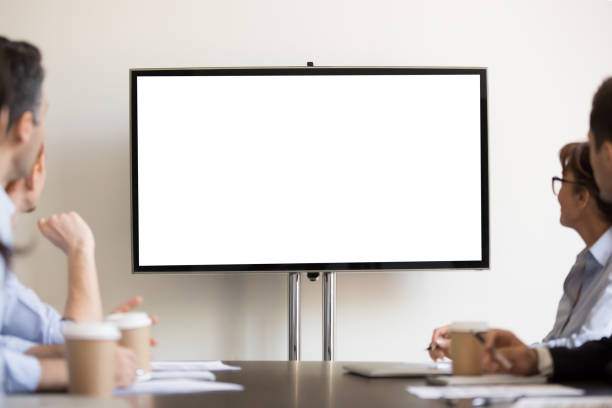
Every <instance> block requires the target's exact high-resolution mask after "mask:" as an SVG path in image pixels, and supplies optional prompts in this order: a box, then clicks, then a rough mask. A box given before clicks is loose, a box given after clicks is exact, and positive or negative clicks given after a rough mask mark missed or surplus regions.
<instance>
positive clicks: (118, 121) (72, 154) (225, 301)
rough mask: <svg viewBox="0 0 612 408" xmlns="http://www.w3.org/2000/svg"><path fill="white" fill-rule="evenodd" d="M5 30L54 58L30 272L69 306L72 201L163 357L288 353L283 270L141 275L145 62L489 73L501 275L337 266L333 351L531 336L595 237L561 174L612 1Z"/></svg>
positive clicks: (303, 4)
mask: <svg viewBox="0 0 612 408" xmlns="http://www.w3.org/2000/svg"><path fill="white" fill-rule="evenodd" d="M0 34H3V35H6V36H8V37H10V38H13V39H25V40H28V41H31V42H33V43H35V44H37V45H38V46H39V47H40V48H41V49H42V51H43V53H44V60H45V66H46V68H47V73H48V75H47V80H46V91H47V94H48V99H49V101H50V110H49V116H48V131H47V151H48V173H49V177H48V184H47V188H46V191H45V193H44V195H43V199H42V201H41V203H40V206H39V208H38V209H37V211H36V212H35V213H33V214H32V215H29V216H27V217H24V218H23V219H22V223H21V225H20V226H19V230H18V233H17V237H18V241H19V242H22V243H23V242H27V241H28V240H30V239H35V240H37V242H38V245H37V246H36V249H35V250H34V252H33V253H32V254H31V255H30V256H29V257H28V258H27V259H20V260H18V261H17V262H16V265H15V270H16V272H17V273H18V275H19V276H20V277H21V279H22V280H23V282H25V283H26V284H28V285H30V286H32V287H33V288H34V289H35V290H36V291H37V292H38V293H39V294H40V296H41V297H42V298H43V299H44V300H45V301H47V302H49V303H50V304H52V305H54V306H55V307H57V308H58V309H60V310H62V309H63V302H64V299H65V295H66V272H65V268H66V262H65V259H64V257H63V256H62V255H61V253H60V252H59V251H58V250H56V249H55V248H54V247H52V246H51V244H49V243H48V242H44V241H43V240H42V239H40V237H39V234H38V232H37V231H36V229H35V220H36V218H38V217H45V216H48V215H50V214H52V213H55V212H61V211H67V210H76V211H78V212H79V213H81V214H82V215H83V217H84V218H85V219H86V220H87V221H88V222H89V223H90V224H91V226H92V228H93V230H94V232H95V234H96V238H97V260H98V268H99V274H100V282H101V287H102V291H103V301H104V305H105V309H106V310H107V311H110V309H111V307H112V306H113V305H114V304H117V303H118V302H120V301H121V300H124V299H127V298H129V297H131V296H133V295H137V294H139V295H142V296H144V297H145V304H144V309H145V310H147V311H149V312H152V313H156V314H157V315H159V317H160V324H159V325H158V326H157V327H156V328H155V331H154V333H155V336H156V337H157V338H158V340H159V342H160V345H159V346H158V347H157V349H156V350H155V354H156V357H157V358H160V359H218V358H220V359H286V358H287V277H286V275H284V274H267V275H265V274H260V275H239V274H234V275H216V276H210V275H205V274H192V275H185V274H164V275H161V274H160V275H137V276H136V275H133V274H131V261H130V259H131V250H130V245H131V244H130V222H131V221H130V178H129V127H128V124H129V112H128V100H129V93H128V70H129V69H130V68H135V67H198V66H275V65H276V66H285V65H303V64H305V62H306V61H315V64H317V65H402V66H486V67H488V68H489V131H490V168H491V170H490V176H491V177H490V180H491V181H490V200H491V201H490V202H491V270H490V271H427V272H424V271H412V272H393V273H376V274H374V273H360V274H356V273H355V274H340V275H339V276H338V278H337V288H338V292H337V309H338V311H337V322H338V326H337V359H339V360H413V361H418V360H424V359H426V355H425V352H424V351H423V350H424V348H425V346H426V345H427V343H428V339H429V336H430V333H431V330H432V329H433V328H434V327H435V326H437V325H441V324H443V323H446V322H450V321H452V320H460V319H484V320H487V321H488V322H490V324H492V325H495V326H501V327H506V328H510V329H513V330H516V331H517V332H518V333H519V334H520V336H521V337H522V338H523V339H524V340H526V341H528V342H532V341H537V340H538V339H540V338H541V337H543V336H544V335H545V334H546V333H547V331H548V330H550V328H551V327H552V322H553V319H554V313H555V309H556V305H557V301H558V299H559V297H560V296H561V287H562V286H561V285H562V282H563V279H564V277H565V274H566V273H567V272H568V271H569V268H570V266H571V265H572V263H573V261H574V258H575V255H576V254H577V253H578V251H579V250H580V249H581V248H582V243H581V241H580V239H579V238H578V236H577V234H575V233H574V232H573V231H571V230H568V229H565V228H563V227H561V226H559V224H558V216H559V208H558V204H557V202H556V199H555V197H554V196H553V195H552V192H551V188H550V177H551V176H552V175H555V174H558V173H559V165H558V161H557V160H558V159H557V152H558V150H559V148H560V147H561V146H562V145H563V144H564V143H566V142H568V141H573V140H577V139H584V138H585V137H586V132H587V128H588V113H589V109H590V103H591V97H592V95H593V93H594V91H595V89H596V88H597V86H598V85H599V83H600V82H601V81H602V80H603V79H604V78H605V77H606V76H609V75H611V74H612V53H611V52H610V50H611V43H610V39H611V38H612V1H608V0H587V1H578V0H573V1H572V0H555V1H552V0H536V1H533V0H529V1H528V0H514V1H500V0H464V1H460V2H459V1H453V0H428V1H425V0H420V1H409V0H378V1H365V0H351V1H346V0H344V1H343V0H310V1H294V0H259V1H249V0H206V1H202V0H198V1H195V0H194V1H189V0H175V1H161V0H147V1H145V0H130V1H120V0H107V1H83V0H54V1H45V0H20V1H13V0H11V1H9V0H0ZM168 143H172V135H168ZM441 148H443V146H442V147H441ZM160 165H163V163H160ZM159 187H160V189H163V190H165V191H166V192H167V194H171V195H173V196H175V197H176V199H177V200H178V201H180V200H181V191H177V190H175V189H173V186H171V185H163V186H162V185H160V186H159ZM452 199H453V197H449V200H452ZM161 216H164V217H166V216H172V215H171V214H160V217H161ZM203 233H205V231H203ZM407 245H409V243H407ZM304 278H305V276H304ZM302 290H303V292H302V302H303V303H302V318H303V325H302V332H303V333H302V341H303V343H302V344H303V358H304V359H314V360H316V359H320V358H321V319H320V316H321V287H320V282H317V283H310V282H305V281H303V288H302Z"/></svg>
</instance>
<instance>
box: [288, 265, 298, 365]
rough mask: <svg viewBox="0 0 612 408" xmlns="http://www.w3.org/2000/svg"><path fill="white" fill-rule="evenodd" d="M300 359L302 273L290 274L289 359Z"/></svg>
mask: <svg viewBox="0 0 612 408" xmlns="http://www.w3.org/2000/svg"><path fill="white" fill-rule="evenodd" d="M299 359H300V273H299V272H291V273H290V274H289V361H294V360H299Z"/></svg>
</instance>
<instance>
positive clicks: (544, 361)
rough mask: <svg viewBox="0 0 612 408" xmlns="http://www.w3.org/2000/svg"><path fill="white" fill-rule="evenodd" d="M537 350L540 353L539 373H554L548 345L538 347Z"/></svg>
mask: <svg viewBox="0 0 612 408" xmlns="http://www.w3.org/2000/svg"><path fill="white" fill-rule="evenodd" d="M535 351H536V353H537V354H538V371H539V373H540V374H544V375H548V376H550V375H551V374H552V373H553V361H552V357H551V355H550V350H548V349H547V348H546V347H536V348H535Z"/></svg>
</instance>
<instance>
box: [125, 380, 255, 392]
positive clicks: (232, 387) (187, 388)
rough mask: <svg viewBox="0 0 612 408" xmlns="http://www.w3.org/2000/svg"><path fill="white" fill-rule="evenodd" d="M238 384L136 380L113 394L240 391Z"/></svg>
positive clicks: (241, 388) (240, 386) (240, 387)
mask: <svg viewBox="0 0 612 408" xmlns="http://www.w3.org/2000/svg"><path fill="white" fill-rule="evenodd" d="M242 390H244V387H243V386H242V385H238V384H230V383H220V382H214V381H198V380H186V379H174V380H149V381H138V382H135V383H134V384H132V386H131V387H130V388H126V389H117V390H115V395H131V394H189V393H199V392H210V391H242Z"/></svg>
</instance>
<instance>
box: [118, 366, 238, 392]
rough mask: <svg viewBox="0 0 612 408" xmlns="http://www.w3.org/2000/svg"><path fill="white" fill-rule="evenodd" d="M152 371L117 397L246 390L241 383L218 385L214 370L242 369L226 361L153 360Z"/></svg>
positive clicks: (122, 390)
mask: <svg viewBox="0 0 612 408" xmlns="http://www.w3.org/2000/svg"><path fill="white" fill-rule="evenodd" d="M151 368H152V372H151V373H149V374H146V375H145V376H143V377H142V378H140V379H139V380H138V381H136V382H134V384H132V386H131V387H130V388H127V389H117V390H115V395H129V394H183V393H199V392H209V391H242V390H243V389H244V387H242V386H241V385H238V384H230V383H219V382H215V379H216V377H215V375H214V374H213V373H212V372H211V371H227V370H240V367H235V366H230V365H227V364H225V363H223V362H222V361H219V360H217V361H153V362H151Z"/></svg>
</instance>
